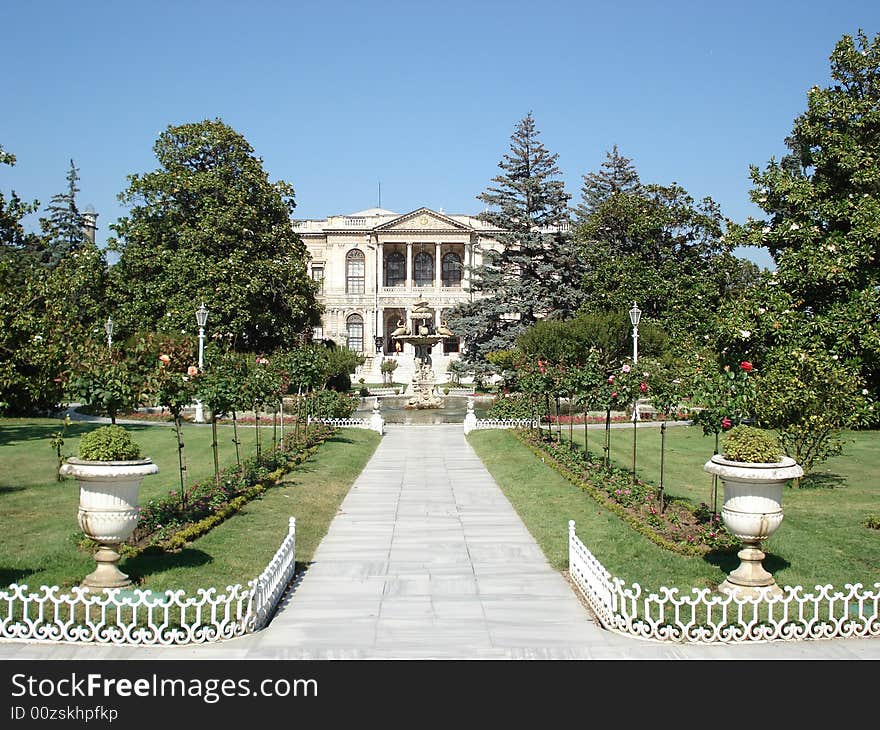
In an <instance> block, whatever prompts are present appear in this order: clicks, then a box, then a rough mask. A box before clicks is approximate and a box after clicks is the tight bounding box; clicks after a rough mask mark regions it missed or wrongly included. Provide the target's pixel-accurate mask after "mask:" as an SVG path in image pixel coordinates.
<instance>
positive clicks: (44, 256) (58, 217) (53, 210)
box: [38, 160, 86, 267]
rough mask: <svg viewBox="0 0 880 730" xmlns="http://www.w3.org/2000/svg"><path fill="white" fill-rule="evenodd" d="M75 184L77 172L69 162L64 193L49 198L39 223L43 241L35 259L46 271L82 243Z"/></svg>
mask: <svg viewBox="0 0 880 730" xmlns="http://www.w3.org/2000/svg"><path fill="white" fill-rule="evenodd" d="M78 181H79V170H78V169H77V168H76V165H74V164H73V160H71V161H70V169H69V170H68V171H67V190H65V191H64V192H63V193H58V194H57V195H53V196H52V199H51V200H50V201H49V205H47V206H46V213H47V214H48V215H47V216H46V217H44V218H41V219H40V228H41V230H42V232H43V240H42V242H41V244H40V250H39V252H38V256H39V258H40V260H41V261H42V262H43V263H44V264H46V265H48V266H50V267H55V266H57V265H58V263H59V262H60V261H61V259H63V258H64V257H65V256H67V255H68V254H70V253H72V252H73V251H76V250H78V249H80V248H82V246H83V244H84V243H85V241H86V234H85V231H84V228H83V223H84V218H83V215H82V213H80V211H79V208H78V207H77V204H76V194H77V193H78V192H79V187H78V186H77V182H78Z"/></svg>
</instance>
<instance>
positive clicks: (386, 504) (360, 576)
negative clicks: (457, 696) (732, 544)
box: [0, 424, 880, 659]
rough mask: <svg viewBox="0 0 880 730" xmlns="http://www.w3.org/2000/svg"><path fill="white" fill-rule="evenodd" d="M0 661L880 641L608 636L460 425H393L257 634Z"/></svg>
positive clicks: (14, 647)
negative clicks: (692, 641) (709, 641)
mask: <svg viewBox="0 0 880 730" xmlns="http://www.w3.org/2000/svg"><path fill="white" fill-rule="evenodd" d="M559 529H560V531H562V532H565V531H567V524H561V525H560V526H559ZM0 657H5V658H10V657H12V658H22V659H24V658H52V659H68V658H76V659H80V658H95V659H101V658H107V659H111V658H143V659H150V658H174V659H188V658H227V659H345V658H351V659H360V658H363V659H367V658H395V659H396V658H400V659H406V658H425V659H427V658H457V659H475V658H511V659H518V658H534V659H589V658H595V659H672V658H677V659H705V658H716V659H728V658H739V659H751V658H769V659H773V658H802V659H809V658H816V659H819V658H825V659H830V658H838V659H852V658H863V659H868V658H880V639H849V640H828V641H809V642H777V643H768V644H755V645H743V646H693V645H680V644H669V643H662V642H650V641H644V640H639V639H634V638H629V637H625V636H620V635H617V634H614V633H611V632H608V631H606V630H604V629H602V628H601V627H600V626H599V625H598V624H596V623H595V622H594V620H593V618H592V616H591V614H590V612H589V611H588V609H587V608H586V607H585V606H584V605H583V604H582V603H581V602H580V600H579V599H578V597H577V596H576V594H575V591H574V589H573V588H572V587H571V586H570V585H569V583H568V582H567V581H566V580H565V579H564V578H563V576H562V575H560V574H559V573H558V572H556V571H555V570H553V569H552V567H551V566H550V565H549V563H548V562H547V560H546V559H545V557H544V555H543V554H542V553H541V551H540V549H539V548H538V545H537V544H536V543H535V541H534V539H533V538H532V537H531V535H530V534H529V532H528V531H527V530H526V528H525V526H524V525H523V523H522V521H521V520H520V519H519V517H518V516H517V514H516V512H515V511H514V509H513V507H512V506H511V505H510V503H509V502H508V501H507V499H506V497H505V496H504V495H503V493H502V492H501V490H500V489H499V487H498V486H497V485H496V484H495V482H494V481H493V479H492V477H491V476H490V475H489V473H488V472H487V471H486V469H485V468H484V467H483V465H482V462H481V461H480V460H479V458H478V457H477V455H476V453H475V452H474V451H473V449H472V448H471V447H470V446H469V444H468V443H467V441H466V440H465V438H464V435H463V433H462V427H461V425H460V424H456V425H449V426H445V425H432V426H389V427H388V430H387V433H386V435H385V436H384V437H383V440H382V443H381V444H380V446H379V447H378V449H377V451H376V453H375V455H374V456H373V458H372V459H371V460H370V462H369V463H368V465H367V467H366V469H365V470H364V471H363V472H362V473H361V475H360V476H359V477H358V479H357V480H356V481H355V483H354V485H353V486H352V489H351V491H350V492H349V494H348V495H347V496H346V498H345V500H344V501H343V503H342V505H341V507H340V510H339V513H338V514H337V516H336V518H335V519H334V520H333V522H332V524H331V526H330V529H329V532H328V534H327V536H326V537H325V538H324V540H323V541H322V542H321V544H320V546H319V547H318V549H317V551H316V554H315V556H314V560H313V564H312V565H311V566H310V568H309V569H308V570H307V571H305V573H304V574H303V575H301V576H300V577H299V578H298V580H297V582H296V584H295V585H294V586H293V588H292V590H291V591H290V592H289V593H288V595H287V596H286V598H285V600H284V602H283V603H282V605H281V607H280V608H279V611H278V613H277V614H276V616H275V617H274V619H273V620H272V622H271V623H270V624H269V626H268V627H267V628H266V629H264V630H263V631H261V632H258V633H256V634H253V635H250V636H246V637H242V638H239V639H234V640H231V641H226V642H220V643H216V644H210V645H205V646H194V647H167V648H152V647H150V648H147V647H142V648H137V647H93V646H75V645H40V644H22V643H17V644H10V643H0Z"/></svg>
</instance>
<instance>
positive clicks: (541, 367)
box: [538, 360, 547, 375]
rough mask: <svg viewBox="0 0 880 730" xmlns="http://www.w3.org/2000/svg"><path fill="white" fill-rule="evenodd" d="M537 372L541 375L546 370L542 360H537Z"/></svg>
mask: <svg viewBox="0 0 880 730" xmlns="http://www.w3.org/2000/svg"><path fill="white" fill-rule="evenodd" d="M538 370H540V371H541V375H543V374H544V373H546V372H547V368H546V367H545V363H544V361H543V360H538Z"/></svg>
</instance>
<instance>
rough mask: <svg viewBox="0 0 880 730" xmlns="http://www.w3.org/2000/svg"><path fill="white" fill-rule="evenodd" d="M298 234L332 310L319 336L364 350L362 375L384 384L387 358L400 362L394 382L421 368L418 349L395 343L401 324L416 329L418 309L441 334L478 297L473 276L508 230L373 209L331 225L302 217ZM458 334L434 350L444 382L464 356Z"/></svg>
mask: <svg viewBox="0 0 880 730" xmlns="http://www.w3.org/2000/svg"><path fill="white" fill-rule="evenodd" d="M293 225H294V230H296V232H297V234H298V235H299V236H300V238H302V240H303V242H304V243H305V244H306V247H307V248H308V251H309V254H310V255H311V263H310V273H311V276H312V279H314V280H315V281H317V282H319V284H320V290H319V301H320V302H321V303H322V304H323V305H324V314H323V317H322V322H321V326H320V327H316V328H315V333H314V336H315V339H325V340H326V339H330V340H333V341H334V342H336V343H337V344H339V345H342V346H347V347H349V348H351V349H352V350H355V351H357V352H360V353H363V355H364V356H365V358H366V362H365V363H364V365H363V367H362V368H361V369H360V371H359V373H358V375H359V377H363V378H364V379H365V380H366V381H367V382H380V381H381V379H382V377H381V373H380V370H379V367H380V365H381V362H382V360H383V359H384V358H386V357H393V358H395V359H396V360H397V362H398V370H396V371H395V372H394V379H395V380H396V381H398V382H401V381H402V382H406V381H407V379H408V378H409V377H410V376H411V374H412V372H413V368H414V365H415V351H414V349H413V347H412V346H411V345H408V344H404V345H403V346H401V343H399V342H397V341H395V340H394V339H393V338H392V336H391V335H392V333H393V332H394V331H395V330H398V329H399V328H400V327H406V328H408V329H409V330H410V331H412V332H414V331H416V330H415V328H416V327H418V325H419V323H417V322H414V321H413V320H412V319H411V318H410V313H411V312H412V311H413V310H414V309H415V308H416V305H417V303H423V304H421V307H420V308H424V307H427V308H428V309H429V310H430V311H431V312H433V314H434V322H433V325H434V327H433V328H434V329H435V330H436V329H437V328H439V327H441V326H442V325H443V323H444V320H445V317H444V312H445V311H448V310H449V309H451V308H452V307H454V306H455V305H456V304H459V303H460V302H466V301H470V300H471V298H472V297H475V296H478V294H476V293H474V292H471V291H470V286H469V281H468V272H469V271H470V270H471V267H473V266H477V265H479V264H480V263H481V261H482V252H483V251H485V250H487V249H489V248H496V249H498V248H500V245H499V244H498V243H497V241H496V236H497V235H498V233H500V231H499V230H498V229H497V228H493V227H491V226H490V225H489V224H487V223H485V222H483V221H481V220H479V219H477V218H476V217H475V216H470V215H449V214H447V213H444V212H443V211H442V210H440V211H435V210H430V209H429V208H419V209H418V210H414V211H412V212H410V213H405V214H399V213H394V212H392V211H390V210H384V209H382V208H370V209H368V210H362V211H359V212H357V213H351V214H348V215H334V216H330V217H328V218H326V219H323V220H295V221H294V222H293ZM461 347H462V341H461V338H460V336H458V333H455V332H453V336H450V337H446V338H444V339H443V340H442V342H441V343H438V344H437V345H436V346H435V347H434V348H433V352H431V353H430V358H431V364H432V366H433V369H434V372H435V373H436V375H437V378H438V381H440V382H442V381H443V380H445V378H446V375H445V373H446V367H447V365H448V363H449V362H450V361H451V360H454V359H457V358H458V353H459V351H460V350H461Z"/></svg>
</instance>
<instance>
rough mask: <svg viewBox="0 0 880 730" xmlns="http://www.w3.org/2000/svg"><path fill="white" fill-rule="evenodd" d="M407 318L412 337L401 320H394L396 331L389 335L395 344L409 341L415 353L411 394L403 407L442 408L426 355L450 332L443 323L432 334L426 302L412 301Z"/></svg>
mask: <svg viewBox="0 0 880 730" xmlns="http://www.w3.org/2000/svg"><path fill="white" fill-rule="evenodd" d="M410 318H411V319H413V320H414V322H415V325H414V329H415V334H410V331H409V328H408V327H407V326H406V324H405V323H404V322H403V321H398V323H397V329H395V330H394V331H393V332H392V333H391V339H392V340H394V342H395V344H398V343H405V342H409V343H410V344H411V345H412V346H413V347H414V348H415V351H416V369H415V372H414V373H413V377H412V393H413V395H412V397H411V398H410V399H409V401H408V402H407V404H406V406H405V407H406V408H442V407H443V399H442V398H440V397H439V396H438V395H437V393H436V392H435V391H436V388H435V381H434V371H433V369H432V368H431V355H430V352H431V348H432V347H433V346H434V345H436V344H437V343H438V342H440V341H441V340H442V339H443V338H444V337H449V336H450V335H451V334H452V332H450V330H449V328H448V327H447V326H446V323H445V322H443V323H442V324H441V327H438V328H437V331H434V328H433V325H432V322H433V320H434V314H433V312H431V310H430V309H429V308H428V302H426V301H420V302H416V305H415V308H414V309H413V311H412V312H410ZM441 330H442V331H441Z"/></svg>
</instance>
